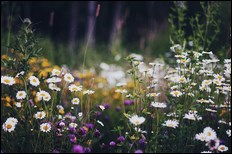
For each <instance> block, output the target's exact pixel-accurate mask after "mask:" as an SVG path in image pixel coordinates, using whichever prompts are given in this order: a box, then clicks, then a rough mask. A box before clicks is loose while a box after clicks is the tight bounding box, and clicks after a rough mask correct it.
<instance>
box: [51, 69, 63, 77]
mask: <svg viewBox="0 0 232 154" xmlns="http://www.w3.org/2000/svg"><path fill="white" fill-rule="evenodd" d="M60 73H61V71H60V70H57V69H53V70H52V76H59V75H60Z"/></svg>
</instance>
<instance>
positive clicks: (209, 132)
mask: <svg viewBox="0 0 232 154" xmlns="http://www.w3.org/2000/svg"><path fill="white" fill-rule="evenodd" d="M203 133H204V134H205V135H206V138H205V141H206V142H208V141H210V140H214V139H216V138H217V134H216V132H215V131H214V130H213V129H212V128H211V127H206V128H204V130H203Z"/></svg>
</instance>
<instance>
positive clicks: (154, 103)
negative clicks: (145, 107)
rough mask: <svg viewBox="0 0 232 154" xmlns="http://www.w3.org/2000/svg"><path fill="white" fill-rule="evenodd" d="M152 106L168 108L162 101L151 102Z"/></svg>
mask: <svg viewBox="0 0 232 154" xmlns="http://www.w3.org/2000/svg"><path fill="white" fill-rule="evenodd" d="M151 106H153V107H155V108H166V107H167V105H166V103H160V102H151Z"/></svg>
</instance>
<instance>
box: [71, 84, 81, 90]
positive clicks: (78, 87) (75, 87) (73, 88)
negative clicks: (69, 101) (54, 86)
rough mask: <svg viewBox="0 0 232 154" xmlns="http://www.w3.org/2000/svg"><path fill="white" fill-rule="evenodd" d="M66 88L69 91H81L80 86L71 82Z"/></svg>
mask: <svg viewBox="0 0 232 154" xmlns="http://www.w3.org/2000/svg"><path fill="white" fill-rule="evenodd" d="M68 89H69V90H70V91H71V92H78V91H81V90H82V86H76V85H75V84H71V85H70V86H69V87H68Z"/></svg>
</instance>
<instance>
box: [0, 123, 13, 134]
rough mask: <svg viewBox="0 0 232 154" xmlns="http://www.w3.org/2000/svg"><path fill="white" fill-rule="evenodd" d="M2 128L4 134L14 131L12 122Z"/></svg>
mask: <svg viewBox="0 0 232 154" xmlns="http://www.w3.org/2000/svg"><path fill="white" fill-rule="evenodd" d="M2 128H3V130H4V131H5V132H12V131H14V129H15V124H14V123H13V122H5V123H4V124H3V125H2Z"/></svg>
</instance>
